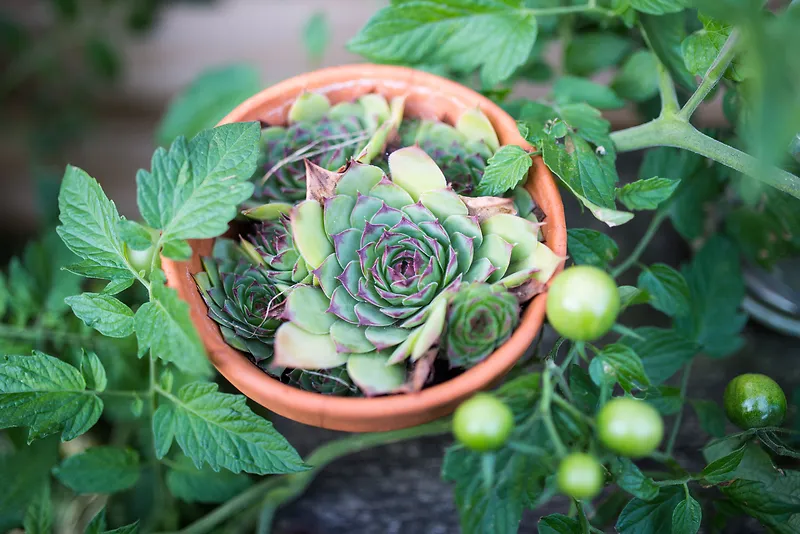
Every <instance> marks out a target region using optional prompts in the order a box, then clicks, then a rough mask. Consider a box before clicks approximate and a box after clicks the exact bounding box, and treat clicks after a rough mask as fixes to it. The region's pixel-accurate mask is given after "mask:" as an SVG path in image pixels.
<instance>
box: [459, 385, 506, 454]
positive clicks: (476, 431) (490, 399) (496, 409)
mask: <svg viewBox="0 0 800 534" xmlns="http://www.w3.org/2000/svg"><path fill="white" fill-rule="evenodd" d="M513 429H514V414H513V413H512V412H511V408H509V407H508V406H506V405H505V404H504V403H503V402H501V401H500V400H498V399H497V398H495V397H494V396H492V395H489V394H488V393H478V394H477V395H475V396H474V397H472V398H471V399H469V400H467V401H465V402H463V403H462V404H461V405H460V406H459V407H458V408H457V409H456V413H455V414H454V415H453V435H455V437H456V439H457V440H458V441H459V442H461V443H462V444H463V445H464V446H465V447H467V448H470V449H472V450H474V451H479V452H486V451H493V450H495V449H499V448H500V447H502V446H503V445H504V444H505V442H506V441H508V437H509V436H510V435H511V431H512V430H513Z"/></svg>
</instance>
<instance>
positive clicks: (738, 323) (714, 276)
mask: <svg viewBox="0 0 800 534" xmlns="http://www.w3.org/2000/svg"><path fill="white" fill-rule="evenodd" d="M682 272H683V275H684V278H685V279H686V282H687V284H688V285H689V295H690V298H689V300H690V303H691V305H690V313H689V314H687V315H685V316H678V317H676V326H677V330H678V331H680V332H681V333H683V334H684V335H685V336H687V337H689V338H690V339H694V340H695V341H696V342H697V343H698V344H699V345H700V346H701V347H702V349H703V352H704V353H705V354H707V355H709V356H712V357H715V358H720V357H724V356H727V355H729V354H731V353H733V352H735V351H736V350H738V349H739V348H740V347H741V346H742V344H743V343H744V340H743V339H742V337H741V335H740V333H741V331H742V328H744V325H745V323H746V322H747V315H745V314H743V313H741V312H740V311H739V306H740V305H741V302H742V299H743V298H744V294H745V288H744V279H743V278H742V271H741V267H740V263H739V254H738V252H737V250H736V247H735V246H734V245H733V244H732V243H730V242H729V241H728V240H726V239H724V238H722V237H719V236H714V237H712V238H711V239H709V240H708V241H707V242H706V244H705V246H703V248H702V249H700V250H699V251H698V252H697V254H695V256H694V258H693V259H692V262H691V264H690V265H687V266H685V267H684V268H683V269H682Z"/></svg>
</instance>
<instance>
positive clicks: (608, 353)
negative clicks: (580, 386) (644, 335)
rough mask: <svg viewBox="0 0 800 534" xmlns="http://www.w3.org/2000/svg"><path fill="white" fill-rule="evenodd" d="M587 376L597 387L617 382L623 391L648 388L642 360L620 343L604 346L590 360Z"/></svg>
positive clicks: (648, 381) (648, 382)
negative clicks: (588, 375) (589, 376)
mask: <svg viewBox="0 0 800 534" xmlns="http://www.w3.org/2000/svg"><path fill="white" fill-rule="evenodd" d="M589 374H590V375H591V377H592V380H593V381H594V383H595V384H597V385H598V386H600V385H602V384H603V383H606V384H613V383H614V382H619V385H620V386H622V388H623V389H624V390H625V391H631V390H633V389H642V390H643V389H647V387H648V386H650V379H649V378H648V377H647V373H645V370H644V365H642V360H641V359H639V356H637V354H636V352H634V351H633V349H631V348H630V347H629V346H627V345H623V344H621V343H612V344H611V345H606V346H605V347H604V348H603V350H602V351H600V353H599V354H598V355H596V356H595V357H594V358H593V359H592V362H591V364H590V365H589Z"/></svg>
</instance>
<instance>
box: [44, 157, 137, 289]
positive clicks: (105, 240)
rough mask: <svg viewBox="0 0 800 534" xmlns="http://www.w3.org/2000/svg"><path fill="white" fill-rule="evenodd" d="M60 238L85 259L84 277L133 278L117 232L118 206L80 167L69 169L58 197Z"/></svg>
mask: <svg viewBox="0 0 800 534" xmlns="http://www.w3.org/2000/svg"><path fill="white" fill-rule="evenodd" d="M58 207H59V219H60V220H61V226H59V227H58V228H57V231H58V235H59V236H60V237H61V239H62V240H63V241H64V244H66V245H67V247H69V249H70V250H71V251H72V252H73V253H75V255H77V256H78V257H80V258H82V259H83V261H82V262H81V264H80V265H81V267H80V270H81V271H82V273H78V274H84V273H87V272H91V273H93V275H92V276H94V277H100V278H107V277H109V276H112V277H113V278H131V277H132V273H131V268H130V266H129V265H128V261H127V259H126V258H125V243H124V242H123V241H122V238H121V237H120V236H119V233H118V231H117V223H118V222H119V220H120V216H119V212H117V207H116V206H115V205H114V203H113V202H112V201H110V200H109V199H108V197H106V195H105V193H103V189H102V188H101V187H100V185H99V184H98V183H97V181H96V180H95V179H94V178H92V177H91V176H89V175H88V174H86V172H84V171H82V170H81V169H79V168H77V167H73V166H71V165H68V166H67V170H66V172H65V173H64V178H63V180H62V182H61V191H60V193H59V195H58Z"/></svg>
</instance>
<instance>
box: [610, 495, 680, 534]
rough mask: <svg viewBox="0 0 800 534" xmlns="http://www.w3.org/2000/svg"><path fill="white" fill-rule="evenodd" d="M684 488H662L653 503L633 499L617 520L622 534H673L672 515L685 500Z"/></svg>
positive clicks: (618, 528) (617, 526)
mask: <svg viewBox="0 0 800 534" xmlns="http://www.w3.org/2000/svg"><path fill="white" fill-rule="evenodd" d="M683 496H684V494H683V488H676V487H675V486H667V487H664V488H661V490H660V492H659V494H658V496H657V497H656V498H654V499H653V500H651V501H643V500H641V499H632V500H631V501H630V502H629V503H628V504H627V505H626V506H625V508H624V509H623V510H622V513H620V515H619V518H618V519H617V525H616V529H617V532H619V533H620V534H672V514H673V511H674V510H675V507H676V506H677V505H678V503H679V502H681V501H682V500H683Z"/></svg>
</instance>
